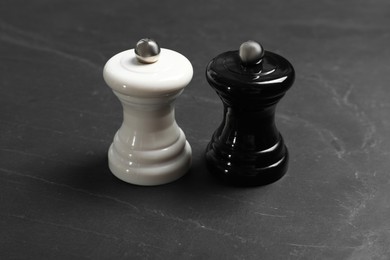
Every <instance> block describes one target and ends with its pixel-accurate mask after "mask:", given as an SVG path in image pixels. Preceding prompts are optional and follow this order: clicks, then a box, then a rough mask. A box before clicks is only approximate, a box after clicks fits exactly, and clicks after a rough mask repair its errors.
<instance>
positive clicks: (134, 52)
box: [103, 39, 193, 186]
mask: <svg viewBox="0 0 390 260" xmlns="http://www.w3.org/2000/svg"><path fill="white" fill-rule="evenodd" d="M192 75H193V69H192V65H191V63H190V62H189V60H188V59H187V58H186V57H184V56H183V55H181V54H180V53H178V52H175V51H172V50H169V49H164V48H161V49H160V47H159V45H158V44H157V42H156V41H154V40H152V39H141V40H140V41H139V42H138V43H137V44H136V46H135V48H134V49H130V50H126V51H123V52H121V53H118V54H116V55H115V56H113V57H112V58H111V59H109V60H108V62H107V63H106V65H105V67H104V71H103V77H104V80H105V82H106V83H107V85H108V86H109V87H111V89H112V90H113V92H114V94H115V95H116V96H117V97H118V98H119V100H120V102H121V103H122V107H123V123H122V125H121V127H120V129H119V130H118V132H117V133H116V134H115V137H114V141H113V143H112V144H111V146H110V148H109V151H108V161H109V168H110V170H111V172H112V173H113V174H114V175H115V176H116V177H118V178H119V179H121V180H123V181H125V182H128V183H132V184H136V185H146V186H150V185H160V184H165V183H169V182H172V181H174V180H176V179H178V178H180V177H181V176H183V175H184V174H185V173H186V172H187V171H188V169H189V168H190V165H191V147H190V145H189V143H188V142H187V140H186V137H185V134H184V133H183V131H182V130H181V128H180V127H179V126H178V125H177V123H176V120H175V111H174V101H175V99H176V98H177V97H178V96H179V95H180V94H181V92H182V91H183V89H184V88H185V87H186V86H187V85H188V84H189V82H190V81H191V79H192Z"/></svg>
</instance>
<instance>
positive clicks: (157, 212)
mask: <svg viewBox="0 0 390 260" xmlns="http://www.w3.org/2000/svg"><path fill="white" fill-rule="evenodd" d="M145 210H146V211H149V212H151V213H153V214H155V215H159V216H161V217H163V218H166V219H169V220H173V221H176V222H180V223H188V224H191V225H192V226H194V227H195V228H197V229H202V230H207V231H210V232H212V233H214V234H216V235H220V236H224V237H228V238H230V239H232V240H238V241H240V242H241V243H243V244H245V243H247V242H249V243H253V244H255V243H256V242H257V241H256V240H255V239H250V238H245V237H242V236H239V235H236V234H234V233H232V232H227V231H224V230H220V229H216V228H212V227H209V226H207V225H205V224H204V223H202V222H201V221H199V220H194V219H183V218H180V217H177V216H172V215H168V214H166V213H164V212H163V211H161V210H152V209H147V208H145Z"/></svg>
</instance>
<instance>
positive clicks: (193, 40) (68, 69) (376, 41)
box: [0, 0, 390, 259]
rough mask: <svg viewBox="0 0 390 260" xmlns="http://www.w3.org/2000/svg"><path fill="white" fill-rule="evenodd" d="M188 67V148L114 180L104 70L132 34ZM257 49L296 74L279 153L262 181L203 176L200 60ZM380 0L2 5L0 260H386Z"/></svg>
mask: <svg viewBox="0 0 390 260" xmlns="http://www.w3.org/2000/svg"><path fill="white" fill-rule="evenodd" d="M145 36H147V37H153V38H155V39H157V40H158V41H159V43H160V45H161V46H162V47H164V48H169V49H174V50H177V51H179V52H181V53H182V54H184V55H185V56H187V57H188V58H189V59H190V60H191V62H192V63H193V66H194V78H193V81H192V82H191V84H190V85H189V87H188V88H187V89H186V90H185V92H184V93H183V95H182V96H180V97H179V98H178V100H177V103H176V104H177V105H176V118H177V121H178V123H179V125H180V126H181V127H182V129H183V130H184V132H185V133H186V135H187V139H188V140H189V142H190V143H191V145H192V148H193V166H192V169H191V171H190V172H189V173H188V174H187V175H186V176H185V177H184V178H182V179H180V180H179V181H177V182H174V183H172V184H168V185H164V186H159V187H138V186H133V185H129V184H126V183H124V182H121V181H120V180H118V179H116V178H115V177H114V176H113V175H112V174H111V173H110V172H109V170H108V167H107V158H106V157H107V149H108V146H109V145H110V143H111V141H112V138H113V136H114V133H115V132H116V130H117V129H118V127H119V126H120V123H121V121H122V114H121V113H122V110H121V107H120V103H119V101H118V100H117V99H116V97H115V96H114V95H113V94H112V92H111V91H110V89H109V88H108V87H107V86H106V85H105V83H104V82H103V79H102V68H103V66H104V64H105V62H106V61H107V60H108V59H109V58H110V57H111V56H112V55H114V54H116V53H117V52H119V51H122V50H125V49H129V48H133V46H134V44H135V42H136V41H137V40H138V39H140V38H142V37H145ZM248 39H255V40H259V41H260V42H261V43H262V44H263V45H264V47H265V48H266V49H267V50H270V51H273V52H276V53H279V54H281V55H283V56H285V57H286V58H287V59H289V60H290V61H291V63H292V64H293V65H294V67H295V69H296V74H297V78H296V81H295V84H294V86H293V88H292V89H291V90H290V91H289V92H288V93H287V95H286V96H285V97H284V99H282V101H281V102H280V104H279V106H278V108H277V117H276V120H277V125H278V128H279V130H280V131H281V132H282V134H283V136H284V138H285V141H286V143H287V146H288V147H289V151H290V156H291V157H290V158H291V160H290V167H289V171H288V173H287V175H286V176H285V177H284V178H283V179H281V180H280V181H278V182H276V183H275V184H272V185H269V186H265V187H258V188H233V187H228V186H225V185H222V184H220V183H219V182H217V181H215V180H214V179H213V178H212V177H211V176H210V175H209V173H208V172H207V170H206V167H205V162H204V158H203V153H204V149H205V147H206V145H207V143H208V141H209V140H210V137H211V135H212V133H213V131H214V130H215V128H216V127H217V126H218V124H219V122H220V120H221V117H222V103H221V102H220V100H219V99H218V97H217V95H216V94H215V93H214V92H213V91H212V89H211V88H210V87H209V85H208V84H207V82H206V80H205V76H204V70H205V66H206V64H207V63H208V62H209V60H210V59H211V58H213V57H215V56H216V55H218V54H219V53H221V52H223V51H227V50H234V49H237V48H238V47H239V45H240V43H241V42H243V41H245V40H248ZM389 46H390V4H389V2H388V1H384V0H382V1H369V2H367V1H358V2H357V1H352V0H349V1H316V2H313V1H296V2H295V3H291V2H290V1H279V2H278V1H222V0H215V1H191V2H185V1H179V0H177V1H164V2H162V1H110V2H108V1H102V0H99V1H65V0H55V1H53V0H50V1H43V0H37V1H19V0H12V1H11V0H2V1H1V3H0V236H1V240H0V257H1V259H20V258H23V259H69V258H76V259H83V258H90V259H97V258H102V259H120V258H145V259H187V258H196V259H389V258H390V221H389V219H390V188H389V186H390V173H389V168H390V160H389V158H390V157H389V156H390V138H389V135H390V134H389V133H390V130H389V128H390V119H389V112H390V102H389V96H390V88H389V82H390V49H389Z"/></svg>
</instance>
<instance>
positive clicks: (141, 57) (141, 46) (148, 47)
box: [134, 38, 161, 63]
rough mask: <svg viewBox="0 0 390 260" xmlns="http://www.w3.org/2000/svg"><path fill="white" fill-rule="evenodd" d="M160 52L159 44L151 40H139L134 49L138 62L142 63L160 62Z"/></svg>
mask: <svg viewBox="0 0 390 260" xmlns="http://www.w3.org/2000/svg"><path fill="white" fill-rule="evenodd" d="M160 51H161V50H160V46H159V45H158V43H157V42H156V41H155V40H153V39H149V38H144V39H141V40H139V41H138V42H137V44H136V45H135V49H134V52H135V55H136V56H137V59H138V61H139V62H142V63H154V62H156V61H158V58H159V56H160Z"/></svg>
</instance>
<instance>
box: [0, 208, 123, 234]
mask: <svg viewBox="0 0 390 260" xmlns="http://www.w3.org/2000/svg"><path fill="white" fill-rule="evenodd" d="M0 215H1V216H5V217H12V218H17V219H22V220H27V221H31V222H36V223H40V224H44V225H50V226H55V227H60V228H65V229H69V230H73V231H79V232H83V233H89V234H92V235H95V236H100V237H104V238H108V239H114V240H119V239H120V238H118V237H117V236H114V235H112V234H106V233H101V232H97V231H94V230H90V229H84V228H78V227H74V226H72V225H65V224H58V223H54V222H50V221H43V220H40V219H34V218H29V217H27V216H25V215H15V214H0Z"/></svg>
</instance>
